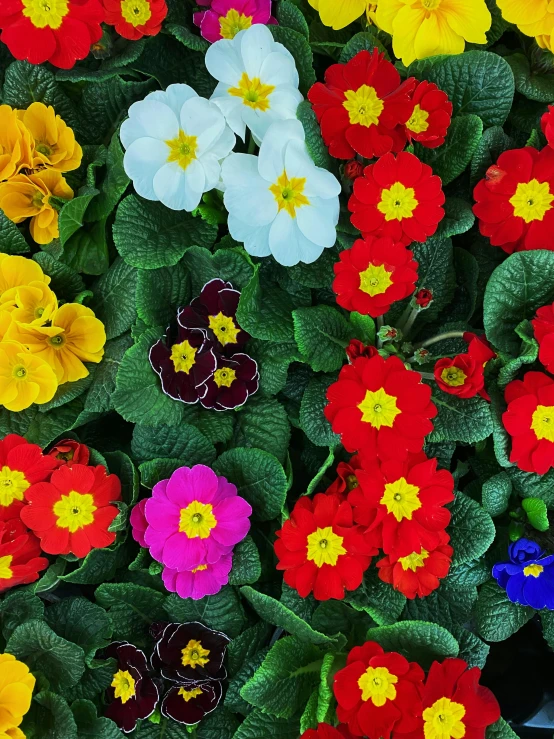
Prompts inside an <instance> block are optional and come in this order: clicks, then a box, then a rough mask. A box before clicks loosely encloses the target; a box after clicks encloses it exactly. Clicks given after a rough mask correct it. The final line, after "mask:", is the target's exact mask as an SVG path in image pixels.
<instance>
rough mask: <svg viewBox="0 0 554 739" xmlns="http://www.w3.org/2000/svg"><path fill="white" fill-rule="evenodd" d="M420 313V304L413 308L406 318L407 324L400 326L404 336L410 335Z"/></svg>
mask: <svg viewBox="0 0 554 739" xmlns="http://www.w3.org/2000/svg"><path fill="white" fill-rule="evenodd" d="M419 314H420V308H419V306H417V305H416V306H415V308H412V310H411V311H410V315H409V316H408V318H407V319H406V322H405V324H404V325H403V326H401V327H400V328H401V331H402V333H403V334H404V338H407V337H408V335H409V333H410V331H411V328H412V326H413V325H414V323H415V320H416V318H417V317H418V316H419Z"/></svg>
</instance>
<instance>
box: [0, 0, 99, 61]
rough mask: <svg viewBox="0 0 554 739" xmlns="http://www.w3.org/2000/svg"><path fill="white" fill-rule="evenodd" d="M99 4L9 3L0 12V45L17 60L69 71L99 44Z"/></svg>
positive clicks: (91, 0) (78, 0)
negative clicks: (92, 47) (48, 63)
mask: <svg viewBox="0 0 554 739" xmlns="http://www.w3.org/2000/svg"><path fill="white" fill-rule="evenodd" d="M103 19H104V11H103V9H102V4H101V3H100V2H99V0H52V1H51V2H50V3H48V4H45V3H43V2H41V0H9V2H7V3H6V2H4V3H2V8H0V29H2V33H1V34H0V41H3V42H4V43H5V44H6V46H7V47H8V49H9V50H10V52H11V53H12V54H13V56H14V57H15V58H16V59H21V60H25V61H28V62H30V63H31V64H43V63H44V62H50V63H51V64H53V65H54V66H55V67H60V68H61V69H71V67H73V65H74V64H75V62H76V61H77V60H78V59H84V58H85V57H86V56H87V54H88V53H89V50H90V47H91V46H92V44H94V43H96V42H97V41H99V40H100V38H101V36H102V28H101V27H100V23H101V22H102V21H103Z"/></svg>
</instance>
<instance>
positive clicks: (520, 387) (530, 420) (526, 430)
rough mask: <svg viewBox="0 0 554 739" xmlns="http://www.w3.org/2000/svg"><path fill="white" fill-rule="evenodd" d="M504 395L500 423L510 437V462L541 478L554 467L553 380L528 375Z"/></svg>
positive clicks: (536, 374) (530, 373) (512, 384)
mask: <svg viewBox="0 0 554 739" xmlns="http://www.w3.org/2000/svg"><path fill="white" fill-rule="evenodd" d="M504 393H505V395H504V397H505V398H506V402H507V404H508V409H507V410H506V412H505V413H504V414H503V415H502V422H503V424H504V428H505V429H506V431H507V432H508V433H509V434H510V436H511V437H512V451H511V453H510V462H513V463H515V464H517V466H518V467H519V469H520V470H524V471H525V472H536V473H537V474H538V475H544V474H545V472H547V471H548V470H549V469H550V468H551V467H554V380H552V379H551V378H550V377H547V376H546V375H545V374H543V373H542V372H527V373H526V374H525V375H524V377H523V380H513V381H512V382H510V383H509V385H508V386H507V387H506V390H505V391H504Z"/></svg>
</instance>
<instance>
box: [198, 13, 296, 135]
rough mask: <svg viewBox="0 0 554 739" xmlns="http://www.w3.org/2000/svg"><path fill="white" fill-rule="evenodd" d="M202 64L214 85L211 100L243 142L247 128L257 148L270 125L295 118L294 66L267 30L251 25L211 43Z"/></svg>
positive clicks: (286, 53) (291, 59)
mask: <svg viewBox="0 0 554 739" xmlns="http://www.w3.org/2000/svg"><path fill="white" fill-rule="evenodd" d="M204 61H205V63H206V68H207V70H208V72H209V73H210V74H211V75H212V77H215V79H216V80H217V81H218V85H217V87H216V88H215V91H214V93H213V95H212V97H211V98H210V99H211V100H212V101H213V102H214V103H215V104H216V105H217V106H218V107H219V108H220V109H221V111H222V113H223V115H224V116H225V119H226V121H227V124H228V125H229V126H230V127H231V129H232V130H233V131H234V132H235V133H236V134H237V136H239V137H240V138H241V139H242V140H243V141H244V138H245V134H246V127H247V126H248V128H249V129H250V130H251V131H252V134H253V136H254V138H255V140H256V142H257V143H260V142H261V141H262V139H263V138H264V136H265V133H266V131H267V129H268V128H269V127H270V125H271V124H272V123H273V122H274V121H284V120H286V119H288V118H296V109H297V108H298V105H299V104H300V103H301V102H302V100H303V97H302V95H301V94H300V92H299V91H298V72H297V71H296V64H295V62H294V58H293V56H292V54H291V53H290V52H289V51H288V50H287V49H286V48H285V47H284V46H283V44H279V43H277V42H276V41H274V40H273V35H272V33H271V31H270V30H269V29H268V28H267V27H266V26H263V25H260V24H256V25H254V26H251V27H250V28H248V29H247V30H245V31H240V32H239V33H237V35H236V36H235V37H234V38H232V39H222V40H221V41H216V43H215V44H213V45H212V46H210V48H209V49H208V51H207V52H206V56H205V59H204Z"/></svg>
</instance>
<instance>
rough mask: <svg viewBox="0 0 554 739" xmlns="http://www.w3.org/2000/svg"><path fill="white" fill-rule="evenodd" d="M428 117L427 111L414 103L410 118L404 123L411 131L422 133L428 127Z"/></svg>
mask: <svg viewBox="0 0 554 739" xmlns="http://www.w3.org/2000/svg"><path fill="white" fill-rule="evenodd" d="M428 118H429V113H428V112H427V111H426V110H423V109H422V108H420V107H419V105H416V106H415V108H414V112H413V113H412V115H411V117H410V120H409V121H408V122H407V123H406V128H407V129H408V130H409V131H412V133H424V132H425V131H427V129H428V128H429V123H428V121H427V119H428Z"/></svg>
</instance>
